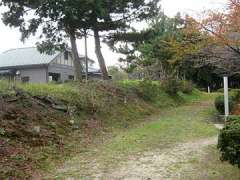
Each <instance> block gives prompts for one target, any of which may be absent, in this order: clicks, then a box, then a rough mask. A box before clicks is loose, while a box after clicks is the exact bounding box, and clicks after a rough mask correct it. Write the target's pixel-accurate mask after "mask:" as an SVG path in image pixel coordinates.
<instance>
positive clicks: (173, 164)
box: [102, 137, 217, 180]
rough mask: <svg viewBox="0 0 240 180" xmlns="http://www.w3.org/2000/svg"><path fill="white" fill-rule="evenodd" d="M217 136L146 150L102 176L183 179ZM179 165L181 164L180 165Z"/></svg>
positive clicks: (115, 179)
mask: <svg viewBox="0 0 240 180" xmlns="http://www.w3.org/2000/svg"><path fill="white" fill-rule="evenodd" d="M216 143H217V137H213V138H209V139H202V140H198V141H194V142H188V143H184V144H179V145H176V146H175V147H173V148H171V149H165V150H164V151H159V152H158V151H154V152H146V153H144V154H143V156H142V157H140V158H139V159H138V160H134V161H129V162H126V163H125V164H124V165H123V166H122V167H120V168H119V169H115V170H113V171H112V172H111V173H108V174H109V175H106V176H105V177H102V179H106V180H161V179H174V180H176V179H181V174H182V172H184V171H191V166H190V165H191V163H190V162H191V161H193V160H194V159H196V158H197V159H198V158H201V157H202V156H204V153H205V148H206V147H207V146H209V145H215V144H216ZM178 165H179V166H178Z"/></svg>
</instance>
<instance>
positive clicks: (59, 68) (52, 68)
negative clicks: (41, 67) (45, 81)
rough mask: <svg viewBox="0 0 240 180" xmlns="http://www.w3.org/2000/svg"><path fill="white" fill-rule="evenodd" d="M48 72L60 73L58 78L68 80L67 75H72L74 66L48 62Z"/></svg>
mask: <svg viewBox="0 0 240 180" xmlns="http://www.w3.org/2000/svg"><path fill="white" fill-rule="evenodd" d="M48 73H56V74H60V80H61V81H62V82H64V81H67V80H69V76H74V68H73V67H71V66H67V65H61V64H50V65H49V67H48Z"/></svg>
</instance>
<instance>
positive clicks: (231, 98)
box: [214, 95, 235, 114]
mask: <svg viewBox="0 0 240 180" xmlns="http://www.w3.org/2000/svg"><path fill="white" fill-rule="evenodd" d="M214 104H215V107H216V109H217V111H218V112H219V113H220V114H224V113H225V108H224V96H223V95H221V96H218V97H217V98H216V99H215V103H214ZM234 105H235V97H234V96H229V111H230V112H231V111H232V110H233V108H234Z"/></svg>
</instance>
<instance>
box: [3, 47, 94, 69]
mask: <svg viewBox="0 0 240 180" xmlns="http://www.w3.org/2000/svg"><path fill="white" fill-rule="evenodd" d="M60 53H61V52H55V53H54V54H52V55H48V54H45V53H43V54H41V53H40V52H39V51H38V50H37V48H36V47H30V48H19V49H11V50H8V51H5V52H3V53H2V54H0V68H5V67H17V66H30V65H45V64H49V63H50V62H52V61H53V60H54V59H55V58H56V57H57V56H58V55H59V54H60ZM80 58H84V56H80ZM89 61H90V62H94V61H93V60H90V59H89Z"/></svg>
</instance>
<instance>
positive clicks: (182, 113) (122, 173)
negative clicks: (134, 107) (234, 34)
mask: <svg viewBox="0 0 240 180" xmlns="http://www.w3.org/2000/svg"><path fill="white" fill-rule="evenodd" d="M212 107H213V105H212V102H211V101H204V102H201V103H196V104H193V105H191V106H183V107H179V108H176V109H172V110H171V111H170V110H168V111H167V112H166V115H164V114H162V116H161V118H160V119H159V120H157V121H156V122H149V123H147V124H146V125H143V126H142V127H139V128H137V129H133V130H129V132H126V133H125V134H123V135H121V136H117V137H116V138H115V139H114V140H113V142H112V143H113V144H112V143H110V146H107V147H106V148H103V149H101V148H100V149H93V150H92V151H95V152H96V153H92V152H89V153H86V154H85V155H84V154H82V155H80V156H76V157H75V158H73V159H71V160H70V161H68V162H66V163H65V165H64V166H63V167H62V168H61V169H58V170H57V172H56V174H55V175H54V178H53V177H52V178H50V179H60V180H62V179H64V180H65V179H67V180H165V179H167V180H172V179H173V180H177V179H191V180H192V179H196V180H199V179H213V180H215V179H216V180H219V179H225V178H227V179H229V178H231V179H233V180H235V179H239V178H240V172H239V171H238V169H237V168H235V167H232V166H231V165H229V164H227V163H222V162H221V161H220V160H219V157H220V155H219V152H218V151H217V149H216V145H217V135H218V132H217V130H216V129H220V128H222V125H221V124H216V125H215V127H214V125H213V124H212V123H211V122H210V121H211V120H210V119H211V118H212V116H211V115H212V113H211V112H210V111H211V109H212ZM209 110H210V111H209ZM126 138H128V139H126ZM144 138H145V139H144ZM148 142H151V143H152V144H149V143H148ZM169 143H170V144H169ZM142 144H149V145H150V147H149V148H148V150H146V151H145V150H144V151H143V152H142V151H138V149H137V151H136V153H133V154H131V153H129V152H131V151H129V149H128V148H132V147H133V146H134V147H135V146H137V147H140V149H141V148H143V147H145V146H142ZM159 144H160V146H159ZM163 145H164V146H163ZM119 146H120V147H121V149H120V150H119V149H117V148H116V147H119ZM145 149H146V148H145ZM106 156H109V157H107V158H106Z"/></svg>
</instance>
